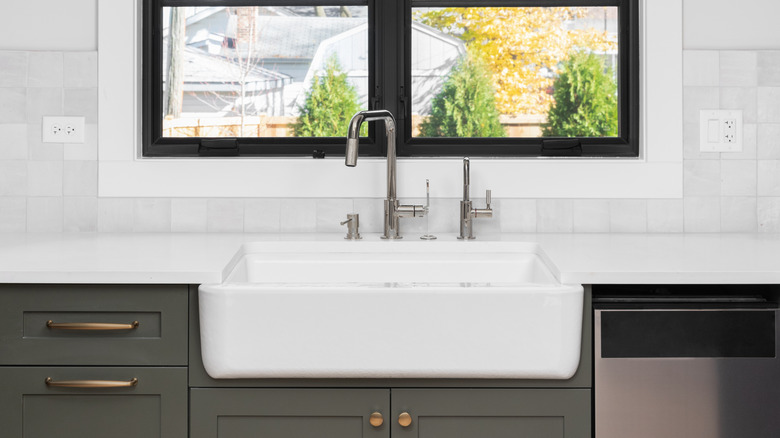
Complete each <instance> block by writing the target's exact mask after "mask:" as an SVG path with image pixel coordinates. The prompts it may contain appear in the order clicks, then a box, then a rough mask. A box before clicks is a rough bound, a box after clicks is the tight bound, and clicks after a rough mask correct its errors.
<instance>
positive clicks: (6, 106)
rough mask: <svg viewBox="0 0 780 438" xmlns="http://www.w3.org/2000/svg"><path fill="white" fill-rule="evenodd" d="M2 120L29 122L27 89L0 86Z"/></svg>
mask: <svg viewBox="0 0 780 438" xmlns="http://www.w3.org/2000/svg"><path fill="white" fill-rule="evenodd" d="M0 102H2V103H3V104H2V105H0V120H2V122H3V123H27V112H26V111H27V89H26V88H0Z"/></svg>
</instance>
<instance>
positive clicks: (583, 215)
mask: <svg viewBox="0 0 780 438" xmlns="http://www.w3.org/2000/svg"><path fill="white" fill-rule="evenodd" d="M572 216H573V231H574V232H575V233H608V232H609V223H610V220H609V201H608V200H604V199H575V200H573V201H572Z"/></svg>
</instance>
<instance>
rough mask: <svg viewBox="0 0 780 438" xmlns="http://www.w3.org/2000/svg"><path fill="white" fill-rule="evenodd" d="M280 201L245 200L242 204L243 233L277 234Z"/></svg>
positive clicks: (279, 220) (266, 199)
mask: <svg viewBox="0 0 780 438" xmlns="http://www.w3.org/2000/svg"><path fill="white" fill-rule="evenodd" d="M281 211H282V201H281V200H280V199H276V198H261V199H247V200H246V201H245V202H244V232H246V233H278V232H279V230H280V229H281Z"/></svg>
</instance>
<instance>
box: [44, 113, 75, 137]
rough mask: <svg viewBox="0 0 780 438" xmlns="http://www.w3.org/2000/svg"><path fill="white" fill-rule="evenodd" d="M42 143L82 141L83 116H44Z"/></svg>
mask: <svg viewBox="0 0 780 438" xmlns="http://www.w3.org/2000/svg"><path fill="white" fill-rule="evenodd" d="M43 142H44V143H84V117H44V118H43Z"/></svg>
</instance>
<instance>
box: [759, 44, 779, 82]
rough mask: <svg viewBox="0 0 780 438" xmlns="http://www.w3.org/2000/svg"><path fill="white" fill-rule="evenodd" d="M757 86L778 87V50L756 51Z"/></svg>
mask: <svg viewBox="0 0 780 438" xmlns="http://www.w3.org/2000/svg"><path fill="white" fill-rule="evenodd" d="M758 86H759V87H780V51H778V50H766V51H761V52H758Z"/></svg>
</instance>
